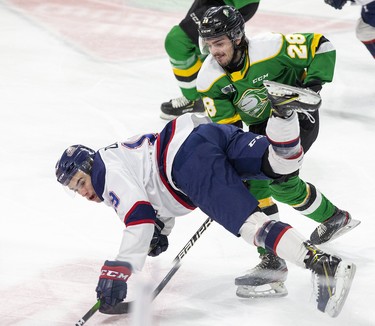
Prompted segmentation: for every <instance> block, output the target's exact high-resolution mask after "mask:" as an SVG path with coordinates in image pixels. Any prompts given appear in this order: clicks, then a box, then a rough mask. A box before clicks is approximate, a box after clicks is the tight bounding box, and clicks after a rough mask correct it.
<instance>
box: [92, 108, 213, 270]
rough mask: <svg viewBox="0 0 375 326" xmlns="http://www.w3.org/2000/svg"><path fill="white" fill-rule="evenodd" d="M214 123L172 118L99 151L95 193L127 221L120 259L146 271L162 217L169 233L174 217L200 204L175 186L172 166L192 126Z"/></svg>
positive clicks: (94, 173)
mask: <svg viewBox="0 0 375 326" xmlns="http://www.w3.org/2000/svg"><path fill="white" fill-rule="evenodd" d="M209 122H211V121H210V119H209V118H207V117H205V116H201V117H200V116H197V115H192V114H187V115H184V116H182V117H180V118H179V119H176V120H174V121H173V122H171V123H169V124H168V125H167V127H166V128H164V129H163V131H162V132H161V133H160V134H145V135H139V136H136V137H132V138H130V139H127V140H125V141H123V142H116V143H114V144H112V145H109V146H107V147H105V148H102V149H100V150H99V151H98V152H97V153H96V155H95V158H94V164H93V169H92V174H91V179H92V180H91V181H92V184H93V187H94V189H95V192H96V194H97V195H98V196H99V197H100V198H101V199H102V200H103V201H104V203H105V204H106V205H108V206H112V207H113V208H114V209H115V211H116V212H117V215H118V216H119V218H120V219H121V221H123V222H124V224H125V226H126V228H125V229H124V234H123V240H122V243H121V247H120V251H119V254H118V256H117V257H116V259H117V260H121V261H127V262H129V263H130V264H131V265H132V266H133V268H134V269H135V270H141V269H142V267H143V265H144V262H145V259H146V257H147V253H148V248H149V245H150V241H151V238H152V235H153V232H154V220H155V218H156V216H157V215H158V216H160V217H161V219H162V220H163V221H164V222H166V224H167V225H166V228H165V230H164V232H163V233H165V232H167V233H168V232H170V229H171V227H172V224H173V220H174V219H170V218H169V219H168V217H175V216H182V215H185V214H187V213H189V212H191V211H192V210H193V209H195V206H194V204H193V203H192V202H191V201H190V200H189V199H188V198H187V197H186V196H185V195H184V194H183V193H182V192H180V191H179V190H178V189H177V188H176V187H175V186H174V184H173V182H172V179H171V168H172V162H173V158H174V156H175V155H176V153H177V151H178V149H179V147H180V146H181V144H182V143H183V142H184V141H185V139H186V138H187V137H188V136H189V134H190V133H191V131H192V130H193V129H194V128H195V127H196V126H198V125H199V124H203V123H209ZM163 218H166V219H163ZM168 222H170V223H171V222H172V224H169V225H168Z"/></svg>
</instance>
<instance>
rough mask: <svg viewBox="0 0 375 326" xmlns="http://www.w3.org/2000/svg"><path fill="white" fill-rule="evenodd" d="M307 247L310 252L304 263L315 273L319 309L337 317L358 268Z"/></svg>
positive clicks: (315, 288)
mask: <svg viewBox="0 0 375 326" xmlns="http://www.w3.org/2000/svg"><path fill="white" fill-rule="evenodd" d="M305 246H306V249H307V250H308V251H309V252H308V254H307V257H306V259H305V261H304V262H305V265H306V268H307V269H310V270H311V271H312V272H313V277H314V292H315V294H316V301H317V308H318V309H319V310H320V311H322V312H325V313H327V314H328V315H329V316H331V317H337V316H338V315H339V313H340V312H341V310H342V307H343V306H344V303H345V300H346V298H347V296H348V294H349V290H350V287H351V284H352V281H353V278H354V275H355V271H356V267H355V265H354V264H353V263H347V262H343V261H342V260H341V258H339V257H336V256H332V255H329V254H326V253H324V252H322V251H321V250H319V249H318V248H316V247H315V246H314V245H312V244H311V243H309V242H307V243H305Z"/></svg>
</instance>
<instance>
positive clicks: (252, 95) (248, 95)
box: [236, 87, 268, 117]
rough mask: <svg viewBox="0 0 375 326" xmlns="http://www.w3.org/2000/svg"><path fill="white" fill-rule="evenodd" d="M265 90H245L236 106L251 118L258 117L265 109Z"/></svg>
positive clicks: (266, 100) (263, 88) (266, 101)
mask: <svg viewBox="0 0 375 326" xmlns="http://www.w3.org/2000/svg"><path fill="white" fill-rule="evenodd" d="M267 103H268V99H267V90H266V88H265V87H262V88H251V89H247V90H246V91H245V92H244V93H243V94H242V96H241V98H240V99H239V101H238V102H237V103H236V106H237V107H238V108H239V109H240V110H241V111H243V112H245V113H246V114H248V115H249V116H251V117H259V116H260V115H261V114H262V113H263V112H264V110H265V109H266V107H267Z"/></svg>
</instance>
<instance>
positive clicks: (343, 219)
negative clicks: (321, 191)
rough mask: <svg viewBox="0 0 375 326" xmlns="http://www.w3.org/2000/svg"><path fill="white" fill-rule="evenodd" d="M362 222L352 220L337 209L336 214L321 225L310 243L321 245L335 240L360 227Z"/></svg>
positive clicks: (313, 234)
mask: <svg viewBox="0 0 375 326" xmlns="http://www.w3.org/2000/svg"><path fill="white" fill-rule="evenodd" d="M360 223H361V221H358V220H354V219H352V217H351V215H350V214H349V213H348V212H346V211H342V210H339V209H337V210H336V212H335V214H334V215H333V216H332V217H330V218H329V219H328V220H326V221H324V222H323V223H322V224H320V225H319V226H318V227H317V228H316V229H315V230H314V232H313V233H311V236H310V241H311V242H312V243H313V244H315V245H316V244H321V243H325V242H327V241H331V240H334V239H336V238H338V237H340V236H342V235H343V234H345V233H347V232H349V231H351V230H352V229H354V228H355V227H356V226H358V225H359V224H360Z"/></svg>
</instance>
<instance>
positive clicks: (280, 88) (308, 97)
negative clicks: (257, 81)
mask: <svg viewBox="0 0 375 326" xmlns="http://www.w3.org/2000/svg"><path fill="white" fill-rule="evenodd" d="M263 84H264V86H265V87H266V88H267V92H268V99H269V100H270V102H271V103H272V112H273V113H274V115H276V116H279V117H282V118H288V117H290V116H291V115H292V113H293V111H296V112H298V113H303V114H305V115H306V116H307V117H308V118H309V119H310V120H311V122H312V123H314V122H315V119H314V118H313V116H312V115H311V114H310V113H309V112H314V111H316V110H318V109H319V107H320V105H321V103H322V100H321V98H320V95H319V94H318V93H316V92H314V91H312V90H310V89H307V88H300V87H294V86H289V85H284V84H280V83H277V82H274V81H269V80H265V81H263Z"/></svg>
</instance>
